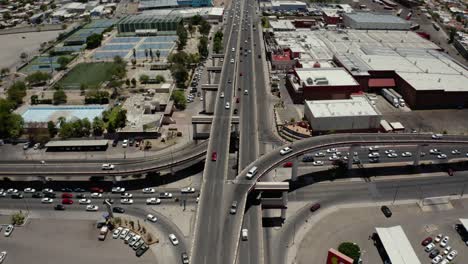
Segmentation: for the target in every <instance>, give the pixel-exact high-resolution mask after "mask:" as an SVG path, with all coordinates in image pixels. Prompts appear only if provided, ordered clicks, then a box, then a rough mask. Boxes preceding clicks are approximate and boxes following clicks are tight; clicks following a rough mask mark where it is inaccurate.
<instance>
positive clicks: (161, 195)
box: [159, 192, 172, 199]
mask: <svg viewBox="0 0 468 264" xmlns="http://www.w3.org/2000/svg"><path fill="white" fill-rule="evenodd" d="M159 198H164V199H170V198H172V193H170V192H162V193H160V194H159Z"/></svg>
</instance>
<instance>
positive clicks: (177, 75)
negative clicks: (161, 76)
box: [171, 64, 188, 87]
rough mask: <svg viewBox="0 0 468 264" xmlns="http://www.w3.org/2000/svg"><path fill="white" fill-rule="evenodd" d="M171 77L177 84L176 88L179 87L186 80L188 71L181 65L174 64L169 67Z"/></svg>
mask: <svg viewBox="0 0 468 264" xmlns="http://www.w3.org/2000/svg"><path fill="white" fill-rule="evenodd" d="M171 72H172V76H173V77H174V79H175V81H176V82H177V84H178V86H179V87H181V86H183V85H184V83H185V82H186V81H187V79H188V71H187V68H186V67H184V66H183V65H181V64H176V65H174V66H173V67H171Z"/></svg>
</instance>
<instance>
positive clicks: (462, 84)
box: [267, 29, 468, 109]
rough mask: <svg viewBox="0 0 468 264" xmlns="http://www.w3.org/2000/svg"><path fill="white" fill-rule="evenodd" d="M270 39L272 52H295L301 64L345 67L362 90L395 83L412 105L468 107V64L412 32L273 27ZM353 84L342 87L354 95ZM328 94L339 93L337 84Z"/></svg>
mask: <svg viewBox="0 0 468 264" xmlns="http://www.w3.org/2000/svg"><path fill="white" fill-rule="evenodd" d="M268 38H269V36H267V43H268V44H269V45H270V46H271V47H274V48H273V49H271V51H272V52H273V51H274V50H277V49H278V48H282V49H288V50H290V51H291V54H292V58H293V59H295V60H298V62H297V63H296V64H294V65H296V67H297V66H299V67H300V66H301V65H310V63H315V62H319V63H323V62H325V63H329V64H331V65H332V66H335V67H343V68H345V69H346V71H345V72H347V73H348V74H350V75H351V76H352V78H354V80H356V81H357V82H358V86H359V89H360V90H362V91H365V92H367V91H370V92H376V93H378V92H380V89H382V88H393V89H394V90H395V91H397V92H398V93H400V94H401V95H402V96H403V98H404V100H405V101H406V103H407V105H408V106H409V107H410V108H411V109H436V108H463V107H468V85H467V83H468V69H467V68H466V67H464V66H463V65H461V64H459V63H458V62H456V61H455V60H453V59H452V58H450V57H449V56H448V55H447V54H445V53H443V52H441V51H440V48H439V47H438V46H437V45H436V44H434V43H432V42H430V41H428V40H426V39H424V38H422V37H420V36H419V35H418V34H416V33H414V32H412V31H399V30H371V31H368V30H354V29H349V30H339V31H335V30H327V31H323V30H320V31H289V32H274V36H273V38H274V40H272V39H268ZM267 50H268V49H267ZM323 64H324V63H323ZM297 70H298V69H296V71H297ZM351 87H352V88H351ZM351 87H350V88H343V89H350V91H348V92H347V94H351V93H353V92H355V90H354V89H355V87H354V86H351ZM288 90H289V92H290V93H291V92H293V91H294V90H292V89H288ZM323 93H326V92H325V91H324V92H323ZM328 93H329V94H335V89H332V90H331V89H328ZM338 94H340V96H343V94H345V92H344V91H343V92H342V93H338ZM295 95H297V94H294V96H295ZM335 95H336V94H335ZM314 96H316V95H314ZM331 98H335V97H331ZM331 98H323V99H331ZM336 98H342V97H336ZM304 99H307V100H311V99H312V100H313V99H318V98H307V94H306V92H304ZM299 102H300V100H299Z"/></svg>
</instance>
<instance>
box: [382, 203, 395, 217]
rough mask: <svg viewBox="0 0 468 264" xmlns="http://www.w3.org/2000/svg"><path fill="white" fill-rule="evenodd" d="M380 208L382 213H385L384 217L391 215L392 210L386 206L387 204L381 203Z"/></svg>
mask: <svg viewBox="0 0 468 264" xmlns="http://www.w3.org/2000/svg"><path fill="white" fill-rule="evenodd" d="M380 210H382V213H383V214H384V215H385V217H387V218H389V217H391V216H392V211H391V210H390V208H388V206H386V205H383V206H382V207H380Z"/></svg>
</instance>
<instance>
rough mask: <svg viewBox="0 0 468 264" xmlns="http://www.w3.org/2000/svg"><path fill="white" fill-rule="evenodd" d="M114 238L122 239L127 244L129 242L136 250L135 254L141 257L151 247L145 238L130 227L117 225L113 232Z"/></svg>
mask: <svg viewBox="0 0 468 264" xmlns="http://www.w3.org/2000/svg"><path fill="white" fill-rule="evenodd" d="M112 238H113V239H118V238H120V239H122V240H123V241H124V243H125V244H128V246H129V247H131V248H132V249H133V250H135V255H136V256H137V257H141V256H142V255H143V254H145V252H146V251H147V250H148V249H149V246H148V245H147V244H146V243H145V241H144V240H143V238H142V237H141V236H140V235H138V234H136V233H134V232H132V231H130V229H128V228H123V227H117V228H116V229H114V231H113V232H112Z"/></svg>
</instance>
